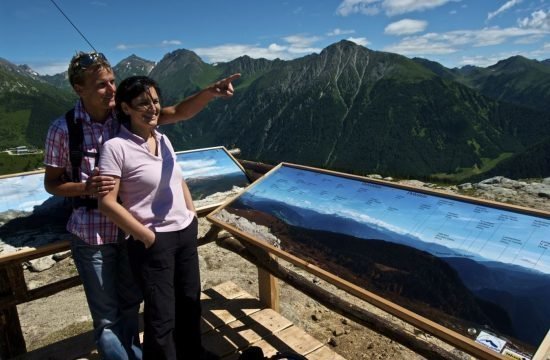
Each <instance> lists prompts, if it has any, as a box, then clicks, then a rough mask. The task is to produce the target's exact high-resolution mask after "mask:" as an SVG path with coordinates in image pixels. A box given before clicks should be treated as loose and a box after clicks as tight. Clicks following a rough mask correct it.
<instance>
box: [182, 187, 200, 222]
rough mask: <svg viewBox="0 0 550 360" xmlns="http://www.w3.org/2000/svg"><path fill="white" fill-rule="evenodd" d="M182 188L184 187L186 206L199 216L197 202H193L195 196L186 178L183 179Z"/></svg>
mask: <svg viewBox="0 0 550 360" xmlns="http://www.w3.org/2000/svg"><path fill="white" fill-rule="evenodd" d="M181 188H182V189H183V199H184V200H185V206H187V208H188V209H189V210H190V211H191V212H193V213H194V214H195V216H197V210H196V209H195V204H193V198H192V197H191V192H190V191H189V187H187V183H186V182H185V180H181Z"/></svg>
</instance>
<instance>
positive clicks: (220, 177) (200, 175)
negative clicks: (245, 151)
mask: <svg viewBox="0 0 550 360" xmlns="http://www.w3.org/2000/svg"><path fill="white" fill-rule="evenodd" d="M176 155H177V162H178V164H179V165H180V167H181V171H182V173H183V177H184V179H185V182H186V183H187V186H188V187H189V190H190V192H191V196H192V198H193V202H194V203H195V207H196V208H197V210H204V209H214V208H216V207H217V206H219V205H220V204H222V203H223V202H225V201H226V200H227V199H228V198H230V197H232V196H236V195H238V194H239V193H240V192H241V191H242V190H244V188H245V187H247V186H248V185H250V180H249V179H248V177H247V176H246V173H245V171H244V169H243V168H242V166H241V165H240V164H239V163H238V162H237V160H235V159H234V158H233V156H231V154H230V153H229V152H228V151H227V150H226V149H225V148H224V147H215V148H207V149H197V150H190V151H181V152H177V153H176Z"/></svg>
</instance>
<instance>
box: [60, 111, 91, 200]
mask: <svg viewBox="0 0 550 360" xmlns="http://www.w3.org/2000/svg"><path fill="white" fill-rule="evenodd" d="M65 121H66V122H67V129H68V131H69V161H70V162H71V169H72V171H71V181H73V182H80V180H81V178H80V165H81V164H82V159H83V157H84V155H88V156H95V161H96V165H97V162H98V160H99V150H98V151H97V153H88V152H84V150H83V147H82V144H83V143H84V129H83V128H82V119H80V118H75V116H74V108H72V109H71V110H69V111H67V113H66V114H65ZM72 203H73V208H79V207H86V209H88V210H90V209H97V199H92V198H90V197H88V196H86V197H83V198H82V197H74V198H72Z"/></svg>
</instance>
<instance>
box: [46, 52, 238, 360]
mask: <svg viewBox="0 0 550 360" xmlns="http://www.w3.org/2000/svg"><path fill="white" fill-rule="evenodd" d="M68 73H69V81H70V83H71V86H72V87H73V89H74V91H75V92H76V94H77V95H78V96H79V100H78V101H77V103H76V105H75V108H74V115H73V116H72V117H73V119H69V120H70V121H71V120H74V119H80V120H81V124H82V125H81V126H82V134H83V140H82V155H83V158H82V162H81V164H80V168H79V169H77V171H74V172H73V169H72V166H71V163H70V155H69V154H70V148H69V131H68V126H67V121H66V116H63V117H60V118H58V119H57V120H55V121H54V122H53V123H52V125H51V126H50V129H49V131H48V135H47V137H46V146H45V148H46V150H45V158H44V164H45V165H46V172H45V177H44V187H45V188H46V191H48V192H49V193H51V194H53V195H58V196H64V197H72V198H73V199H74V202H73V204H74V206H73V212H72V214H71V217H70V219H69V222H68V224H67V230H68V231H69V232H71V233H72V234H74V235H75V238H74V239H73V241H72V244H71V249H72V254H73V259H74V261H75V265H76V267H77V270H78V273H79V275H80V278H81V280H82V283H83V285H84V291H85V293H86V299H87V301H88V306H89V308H90V313H91V315H92V319H93V323H94V336H95V340H96V343H97V346H98V350H99V352H100V354H101V356H102V357H103V358H105V359H124V360H127V359H140V358H141V348H140V346H139V337H138V310H139V304H140V302H141V294H140V291H139V290H138V288H137V286H136V284H134V281H133V278H132V275H131V272H130V267H129V265H128V259H127V255H126V251H125V247H124V246H125V244H124V243H123V242H118V229H117V227H116V226H115V225H114V224H113V223H112V222H110V221H109V220H108V219H107V218H106V217H105V216H103V215H101V213H100V212H99V210H98V209H97V197H98V196H101V195H104V194H107V193H108V192H109V191H111V190H112V189H113V188H114V179H112V178H111V177H108V176H101V175H100V170H99V169H98V168H97V164H98V160H99V150H100V148H101V145H102V143H104V142H105V141H106V140H108V139H110V138H111V137H113V136H114V135H115V132H116V130H117V129H118V126H117V124H116V120H115V119H114V118H113V108H114V106H115V92H116V85H115V75H114V72H113V69H112V67H111V65H110V64H109V62H108V61H107V59H106V58H105V56H104V55H103V54H101V53H96V52H92V53H84V52H80V53H78V54H77V55H75V56H74V57H73V58H72V59H71V62H70V64H69V70H68ZM239 77H240V74H234V75H231V76H230V77H228V78H226V79H223V80H220V81H218V82H216V83H215V84H214V85H211V86H209V87H207V88H205V89H203V90H201V91H199V92H198V93H196V94H194V95H192V96H190V97H188V98H186V99H184V100H183V101H181V102H180V103H179V104H177V105H175V106H170V107H166V108H164V109H163V111H162V114H161V117H160V124H168V123H174V122H176V121H180V120H187V119H189V118H191V117H193V116H194V115H195V114H197V113H198V112H199V111H201V110H202V109H203V108H204V107H205V106H206V105H207V104H208V103H209V102H210V100H212V99H214V98H216V97H229V96H232V95H233V86H232V84H231V82H232V81H233V80H235V79H238V78H239ZM79 126H80V125H79ZM71 141H72V140H71ZM75 177H77V178H76V179H75ZM78 178H79V179H78Z"/></svg>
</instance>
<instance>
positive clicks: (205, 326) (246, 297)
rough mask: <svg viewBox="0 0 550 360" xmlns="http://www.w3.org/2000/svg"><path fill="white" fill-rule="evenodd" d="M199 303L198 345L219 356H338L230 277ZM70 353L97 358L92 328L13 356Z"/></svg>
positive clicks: (317, 359)
mask: <svg viewBox="0 0 550 360" xmlns="http://www.w3.org/2000/svg"><path fill="white" fill-rule="evenodd" d="M201 304H202V305H203V317H202V320H203V321H202V338H203V344H204V346H205V347H206V348H207V349H208V350H210V351H212V352H214V353H216V354H218V355H220V356H221V357H222V358H223V359H224V360H233V359H234V360H237V359H238V356H239V354H240V352H242V351H243V350H244V349H246V348H247V347H249V346H252V345H254V346H259V347H261V348H262V349H263V350H264V353H265V354H266V355H269V356H270V354H271V355H273V354H275V353H276V352H277V351H280V352H282V351H288V350H292V351H296V352H298V353H301V354H302V355H304V356H306V357H307V358H308V359H311V360H343V359H344V358H343V357H341V356H340V355H338V354H336V353H335V352H334V351H332V350H331V349H330V348H329V347H328V346H327V345H326V344H323V343H321V342H320V341H319V340H317V339H315V338H313V337H312V336H311V335H309V334H307V333H306V332H305V331H304V330H303V329H301V328H299V327H297V326H295V325H294V324H292V322H291V321H290V320H288V319H286V318H285V317H283V316H282V315H281V314H279V313H277V312H275V311H274V310H272V309H269V308H265V307H263V306H261V304H260V302H259V300H258V299H257V298H255V297H253V296H251V295H250V294H248V293H247V292H245V291H244V290H242V289H241V288H239V287H238V286H237V285H235V284H234V283H233V282H230V281H228V282H225V283H222V284H219V285H217V286H214V287H212V288H210V289H206V290H204V291H203V292H202V294H201ZM141 335H143V333H141ZM76 358H88V359H99V355H98V354H97V352H96V347H95V343H94V339H93V332H92V331H87V332H85V333H82V334H79V335H75V336H73V337H70V338H68V339H64V340H60V341H58V342H56V343H53V344H49V345H47V346H45V347H42V348H40V349H36V350H33V351H30V352H28V353H26V354H24V355H22V356H19V357H17V358H16V359H18V360H39V359H40V360H43V359H48V360H61V359H63V360H66V359H76Z"/></svg>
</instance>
